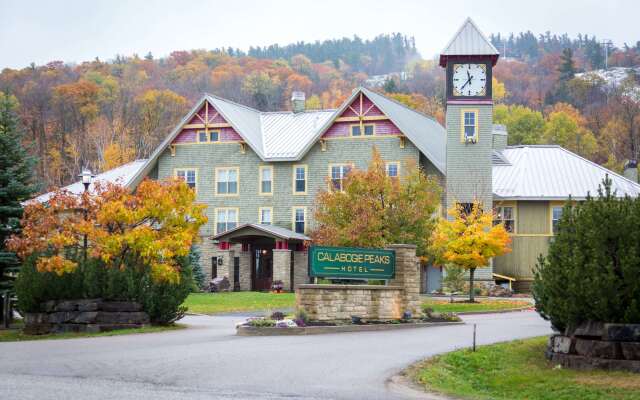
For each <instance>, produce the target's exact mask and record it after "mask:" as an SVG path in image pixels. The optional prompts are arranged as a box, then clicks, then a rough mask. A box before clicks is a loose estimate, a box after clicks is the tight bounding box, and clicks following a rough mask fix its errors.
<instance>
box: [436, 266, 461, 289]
mask: <svg viewBox="0 0 640 400" xmlns="http://www.w3.org/2000/svg"><path fill="white" fill-rule="evenodd" d="M445 272H446V274H445V276H444V278H442V283H443V285H444V287H445V288H446V290H447V292H449V293H454V292H463V291H464V289H465V285H466V282H467V280H466V279H465V276H464V273H465V270H464V268H462V267H458V266H456V265H453V264H447V265H446V266H445Z"/></svg>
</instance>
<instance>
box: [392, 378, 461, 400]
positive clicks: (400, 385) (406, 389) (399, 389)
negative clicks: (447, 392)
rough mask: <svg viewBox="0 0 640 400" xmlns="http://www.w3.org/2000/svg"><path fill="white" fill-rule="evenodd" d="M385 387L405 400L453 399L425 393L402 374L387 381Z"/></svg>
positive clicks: (452, 399)
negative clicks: (405, 399)
mask: <svg viewBox="0 0 640 400" xmlns="http://www.w3.org/2000/svg"><path fill="white" fill-rule="evenodd" d="M386 386H387V389H389V391H391V392H394V393H397V394H400V395H402V397H404V398H407V399H421V400H454V398H453V397H448V396H444V395H442V394H438V393H433V392H427V391H425V390H424V388H422V387H421V386H420V385H417V384H416V383H415V382H413V381H412V380H411V379H409V378H408V377H407V376H406V375H404V374H403V373H399V374H397V375H394V376H392V377H391V378H389V379H387V382H386Z"/></svg>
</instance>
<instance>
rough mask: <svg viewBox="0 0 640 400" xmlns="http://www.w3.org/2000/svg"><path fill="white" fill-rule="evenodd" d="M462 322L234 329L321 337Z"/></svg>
mask: <svg viewBox="0 0 640 400" xmlns="http://www.w3.org/2000/svg"><path fill="white" fill-rule="evenodd" d="M464 324H465V323H464V321H460V322H457V321H450V322H418V323H401V324H371V325H338V326H305V327H297V328H276V327H255V326H244V325H240V326H237V327H236V335H238V336H297V335H321V334H327V333H346V332H377V331H392V330H401V329H416V328H432V327H437V326H447V325H464Z"/></svg>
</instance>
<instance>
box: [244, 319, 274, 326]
mask: <svg viewBox="0 0 640 400" xmlns="http://www.w3.org/2000/svg"><path fill="white" fill-rule="evenodd" d="M248 324H249V326H255V327H256V328H268V327H274V326H276V321H274V320H272V319H266V318H265V319H262V318H256V319H252V320H249V321H248Z"/></svg>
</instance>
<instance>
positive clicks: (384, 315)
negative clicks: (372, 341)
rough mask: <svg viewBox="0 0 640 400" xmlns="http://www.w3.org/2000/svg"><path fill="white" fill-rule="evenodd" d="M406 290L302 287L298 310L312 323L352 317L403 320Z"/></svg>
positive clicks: (331, 286)
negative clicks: (306, 315)
mask: <svg viewBox="0 0 640 400" xmlns="http://www.w3.org/2000/svg"><path fill="white" fill-rule="evenodd" d="M402 292H403V290H402V288H401V287H399V286H380V285H300V286H298V289H297V290H296V306H297V307H298V308H303V309H304V310H305V311H306V312H307V314H308V315H309V319H310V320H312V321H340V320H349V319H351V316H352V315H356V316H359V317H361V318H365V319H376V320H380V321H384V320H391V319H400V318H401V317H402V313H403V312H404V309H403V307H402V301H401V297H402Z"/></svg>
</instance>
